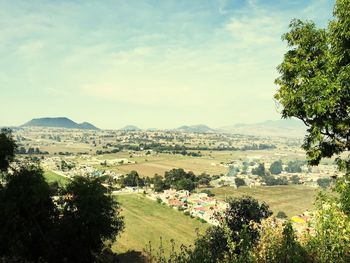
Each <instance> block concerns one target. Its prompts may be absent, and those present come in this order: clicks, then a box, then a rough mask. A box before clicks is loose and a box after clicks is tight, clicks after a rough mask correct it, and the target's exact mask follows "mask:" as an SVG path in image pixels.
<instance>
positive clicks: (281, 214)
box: [276, 211, 287, 219]
mask: <svg viewBox="0 0 350 263" xmlns="http://www.w3.org/2000/svg"><path fill="white" fill-rule="evenodd" d="M276 217H277V218H281V219H286V218H287V215H286V213H285V212H283V211H278V213H277V215H276Z"/></svg>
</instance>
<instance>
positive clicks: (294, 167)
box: [285, 161, 304, 173]
mask: <svg viewBox="0 0 350 263" xmlns="http://www.w3.org/2000/svg"><path fill="white" fill-rule="evenodd" d="M303 165H304V162H303V161H290V162H288V166H287V167H286V169H285V170H286V172H288V173H301V172H302V169H301V166H303Z"/></svg>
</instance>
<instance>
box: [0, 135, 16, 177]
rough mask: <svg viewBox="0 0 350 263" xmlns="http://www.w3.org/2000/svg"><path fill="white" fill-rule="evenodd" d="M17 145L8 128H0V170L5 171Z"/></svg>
mask: <svg viewBox="0 0 350 263" xmlns="http://www.w3.org/2000/svg"><path fill="white" fill-rule="evenodd" d="M16 149H17V145H16V143H15V141H14V139H13V136H12V131H11V130H10V129H5V128H3V129H1V132H0V172H4V171H7V169H8V167H9V165H10V162H12V161H13V159H14V157H15V152H16Z"/></svg>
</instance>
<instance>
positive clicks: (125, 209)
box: [113, 194, 209, 253]
mask: <svg viewBox="0 0 350 263" xmlns="http://www.w3.org/2000/svg"><path fill="white" fill-rule="evenodd" d="M117 200H118V202H120V203H121V206H122V214H123V216H124V217H125V230H124V232H123V233H122V234H121V236H120V237H118V238H117V242H116V243H115V244H114V246H113V249H114V250H115V251H117V252H118V253H125V252H127V251H129V250H136V251H143V249H144V248H146V246H147V245H148V243H149V241H151V242H152V247H153V248H154V249H157V248H159V244H160V237H162V243H163V247H164V249H165V251H166V253H167V252H169V251H170V248H171V243H170V240H171V239H173V240H174V241H175V243H176V245H177V246H179V245H180V244H185V245H190V244H192V243H193V241H194V240H195V238H196V231H197V230H196V229H198V231H199V232H200V233H203V232H204V231H205V229H206V228H207V227H208V226H209V225H208V224H207V223H201V222H199V221H198V220H196V219H192V218H190V217H189V216H186V215H184V214H183V213H182V212H179V211H176V210H174V209H172V208H170V207H168V206H164V205H161V204H158V203H157V202H155V201H153V200H150V199H148V198H146V197H144V196H143V195H140V194H125V195H118V196H117Z"/></svg>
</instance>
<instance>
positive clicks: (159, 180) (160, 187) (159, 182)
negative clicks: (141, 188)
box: [152, 174, 169, 192]
mask: <svg viewBox="0 0 350 263" xmlns="http://www.w3.org/2000/svg"><path fill="white" fill-rule="evenodd" d="M152 183H153V190H154V191H156V192H162V191H164V190H165V189H168V188H169V187H168V186H167V185H166V184H165V183H164V181H163V177H162V176H160V175H158V174H156V175H155V176H154V177H153V178H152Z"/></svg>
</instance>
